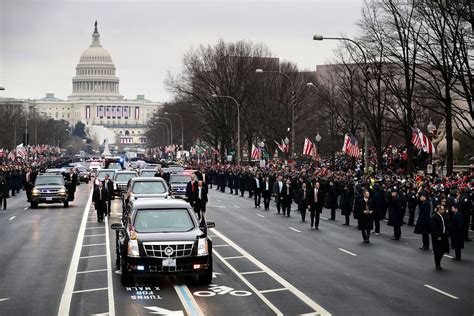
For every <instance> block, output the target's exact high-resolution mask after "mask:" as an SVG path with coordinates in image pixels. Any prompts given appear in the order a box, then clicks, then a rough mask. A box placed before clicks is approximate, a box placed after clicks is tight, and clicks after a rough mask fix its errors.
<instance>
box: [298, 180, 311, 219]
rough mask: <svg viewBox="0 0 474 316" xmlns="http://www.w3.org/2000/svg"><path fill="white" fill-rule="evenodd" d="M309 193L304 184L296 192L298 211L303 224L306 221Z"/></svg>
mask: <svg viewBox="0 0 474 316" xmlns="http://www.w3.org/2000/svg"><path fill="white" fill-rule="evenodd" d="M310 196H311V194H310V192H309V190H308V189H307V185H306V182H303V183H302V184H301V189H300V190H299V192H298V210H299V211H300V214H301V221H302V222H304V221H305V219H306V210H307V209H308V208H309V207H310V205H311V201H310V199H311V198H310Z"/></svg>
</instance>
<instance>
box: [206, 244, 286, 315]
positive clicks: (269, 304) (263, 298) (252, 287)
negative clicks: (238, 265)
mask: <svg viewBox="0 0 474 316" xmlns="http://www.w3.org/2000/svg"><path fill="white" fill-rule="evenodd" d="M213 254H215V255H216V256H217V258H219V259H220V260H221V261H222V263H224V264H225V265H226V266H227V267H228V268H229V269H230V270H231V271H232V272H234V273H235V275H236V276H237V277H238V278H239V279H241V280H242V282H244V283H245V284H246V285H247V286H248V287H249V288H250V289H251V290H252V291H253V292H254V293H255V294H256V295H257V296H258V297H260V299H261V300H262V301H263V302H264V303H265V304H267V306H268V307H270V309H271V310H273V312H275V314H276V315H278V316H280V315H283V313H282V312H280V310H279V309H278V308H277V307H276V306H275V305H273V304H272V302H270V301H269V300H268V299H267V298H266V297H265V296H264V295H263V294H262V293H260V292H259V291H258V290H257V288H256V287H255V286H253V285H252V283H250V282H249V281H248V280H247V279H246V278H244V277H243V276H242V274H241V273H240V272H239V271H237V270H236V269H235V268H234V267H233V266H232V265H230V263H228V262H227V260H225V259H224V258H223V257H222V256H221V255H220V254H219V253H218V252H217V251H213Z"/></svg>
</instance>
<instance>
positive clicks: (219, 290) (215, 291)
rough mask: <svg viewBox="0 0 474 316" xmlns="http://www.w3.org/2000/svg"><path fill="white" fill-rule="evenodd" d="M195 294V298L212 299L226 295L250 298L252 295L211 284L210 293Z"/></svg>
mask: <svg viewBox="0 0 474 316" xmlns="http://www.w3.org/2000/svg"><path fill="white" fill-rule="evenodd" d="M193 294H194V295H195V296H200V297H211V296H215V295H226V294H229V295H232V296H250V295H252V292H249V291H242V290H236V289H234V288H231V287H228V286H223V285H217V284H211V285H209V291H196V292H194V293H193Z"/></svg>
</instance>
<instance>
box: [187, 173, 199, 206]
mask: <svg viewBox="0 0 474 316" xmlns="http://www.w3.org/2000/svg"><path fill="white" fill-rule="evenodd" d="M197 186H198V182H197V181H196V177H195V175H194V174H192V175H191V180H190V181H189V182H188V184H187V185H186V198H187V199H188V203H189V204H190V205H191V206H192V207H194V198H195V192H196V189H197Z"/></svg>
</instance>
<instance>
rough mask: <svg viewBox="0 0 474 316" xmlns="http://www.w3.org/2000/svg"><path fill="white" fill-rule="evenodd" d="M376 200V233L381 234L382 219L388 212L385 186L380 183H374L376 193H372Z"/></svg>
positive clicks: (373, 198)
mask: <svg viewBox="0 0 474 316" xmlns="http://www.w3.org/2000/svg"><path fill="white" fill-rule="evenodd" d="M372 200H373V201H374V226H375V230H374V233H375V234H376V235H378V234H380V221H381V220H383V219H384V218H385V215H386V213H387V201H386V194H385V190H384V188H383V187H382V186H381V185H380V184H375V185H374V194H373V195H372Z"/></svg>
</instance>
